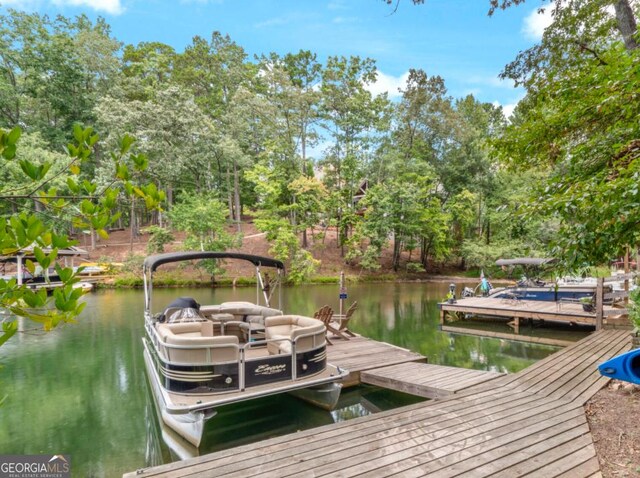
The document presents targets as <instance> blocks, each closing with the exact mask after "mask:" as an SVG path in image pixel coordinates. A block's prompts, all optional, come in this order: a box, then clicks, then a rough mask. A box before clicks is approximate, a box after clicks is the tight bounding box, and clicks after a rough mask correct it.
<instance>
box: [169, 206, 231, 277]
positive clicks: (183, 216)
mask: <svg viewBox="0 0 640 478" xmlns="http://www.w3.org/2000/svg"><path fill="white" fill-rule="evenodd" d="M227 214H228V211H227V209H226V206H225V205H224V203H223V202H221V201H220V200H219V199H217V198H214V197H211V196H209V195H205V194H203V195H195V194H182V195H181V197H180V198H179V202H177V203H176V204H175V205H174V206H173V208H172V209H171V211H170V212H169V217H170V219H171V222H172V224H173V227H174V228H175V229H177V230H179V231H184V232H186V233H187V237H186V239H185V241H184V247H185V248H186V249H188V250H189V249H190V250H200V251H214V252H222V251H225V250H227V249H228V248H229V247H231V246H232V245H233V244H234V243H235V240H234V237H233V236H232V235H231V234H229V233H228V232H227V230H226V225H227ZM199 267H201V268H203V269H204V270H205V271H207V272H208V273H209V274H210V275H211V281H212V283H215V278H216V276H217V275H220V274H222V273H223V272H224V269H222V268H221V267H220V266H219V264H218V261H217V260H215V259H207V260H203V261H200V263H199Z"/></svg>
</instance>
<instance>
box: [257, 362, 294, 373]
mask: <svg viewBox="0 0 640 478" xmlns="http://www.w3.org/2000/svg"><path fill="white" fill-rule="evenodd" d="M286 368H287V364H282V365H268V364H263V365H258V367H257V368H256V371H255V374H256V375H274V374H277V373H282V372H284V371H285V370H286Z"/></svg>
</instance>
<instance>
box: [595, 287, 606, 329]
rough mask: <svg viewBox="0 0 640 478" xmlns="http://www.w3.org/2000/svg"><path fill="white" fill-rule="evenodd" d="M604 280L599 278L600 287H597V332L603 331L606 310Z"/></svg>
mask: <svg viewBox="0 0 640 478" xmlns="http://www.w3.org/2000/svg"><path fill="white" fill-rule="evenodd" d="M603 299H604V278H603V277H599V278H598V286H597V287H596V330H601V329H602V316H603V309H604V300H603Z"/></svg>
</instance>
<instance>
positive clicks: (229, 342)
mask: <svg viewBox="0 0 640 478" xmlns="http://www.w3.org/2000/svg"><path fill="white" fill-rule="evenodd" d="M158 333H159V334H160V337H161V339H162V341H163V342H165V343H166V344H167V346H162V347H161V350H162V351H163V352H164V354H165V355H166V358H167V359H168V360H169V361H171V362H173V363H184V364H199V363H212V362H213V363H218V362H220V363H222V362H232V361H233V362H237V361H238V355H239V349H238V343H239V341H238V337H235V336H227V335H222V336H218V337H213V336H212V335H213V322H210V321H206V322H188V323H181V324H161V325H160V326H159V327H158ZM171 345H180V346H189V347H193V348H173V347H171Z"/></svg>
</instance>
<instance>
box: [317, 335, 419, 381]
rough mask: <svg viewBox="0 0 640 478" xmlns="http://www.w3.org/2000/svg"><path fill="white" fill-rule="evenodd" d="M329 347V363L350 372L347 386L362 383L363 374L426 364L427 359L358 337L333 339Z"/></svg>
mask: <svg viewBox="0 0 640 478" xmlns="http://www.w3.org/2000/svg"><path fill="white" fill-rule="evenodd" d="M332 342H333V345H329V346H327V361H328V362H329V363H332V364H333V365H336V366H338V367H340V368H343V369H346V370H348V371H349V375H348V376H347V377H345V378H344V379H343V383H344V385H345V386H352V385H357V384H359V383H360V374H361V372H364V371H367V370H372V369H376V368H380V367H384V366H388V365H397V364H404V363H410V362H416V361H419V362H425V361H426V358H425V357H424V356H422V355H420V354H417V353H415V352H412V351H410V350H407V349H403V348H401V347H397V346H395V345H391V344H387V343H384V342H378V341H376V340H371V339H368V338H366V337H362V336H356V337H355V338H351V339H350V340H340V339H337V338H336V339H333V340H332Z"/></svg>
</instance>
